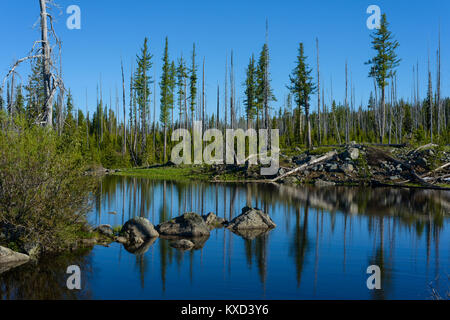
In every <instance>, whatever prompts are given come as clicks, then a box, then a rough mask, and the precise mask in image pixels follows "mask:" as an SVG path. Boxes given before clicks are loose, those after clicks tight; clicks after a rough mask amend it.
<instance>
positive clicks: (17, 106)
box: [0, 84, 25, 114]
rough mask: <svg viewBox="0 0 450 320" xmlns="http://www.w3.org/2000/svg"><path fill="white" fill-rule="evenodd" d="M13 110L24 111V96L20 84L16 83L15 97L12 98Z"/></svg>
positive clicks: (19, 112)
mask: <svg viewBox="0 0 450 320" xmlns="http://www.w3.org/2000/svg"><path fill="white" fill-rule="evenodd" d="M0 107H1V106H0ZM0 109H1V108H0ZM14 111H15V112H16V113H17V114H23V113H24V112H25V97H24V96H23V93H22V85H20V84H19V85H17V87H16V97H15V99H14Z"/></svg>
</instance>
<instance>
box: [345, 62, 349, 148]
mask: <svg viewBox="0 0 450 320" xmlns="http://www.w3.org/2000/svg"><path fill="white" fill-rule="evenodd" d="M347 91H348V72H347V61H345V118H346V119H345V120H346V121H345V143H348V142H349V137H348V134H349V132H348V131H349V130H348V128H349V123H348V122H349V119H348V100H347V96H348V94H347Z"/></svg>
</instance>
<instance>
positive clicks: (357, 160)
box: [211, 142, 450, 188]
mask: <svg viewBox="0 0 450 320" xmlns="http://www.w3.org/2000/svg"><path fill="white" fill-rule="evenodd" d="M211 174H212V176H214V180H215V181H224V180H235V181H247V182H248V181H250V182H277V183H284V184H290V185H295V184H315V185H327V186H328V185H366V186H367V185H373V186H378V185H391V186H397V185H401V186H422V187H429V188H446V187H449V186H450V148H449V147H439V146H437V145H433V144H429V145H425V146H422V147H419V148H416V149H413V148H409V147H406V146H393V147H391V146H389V145H387V146H372V145H363V144H357V143H354V142H353V143H350V144H348V145H345V146H337V147H320V148H316V149H312V150H307V151H303V152H302V151H300V150H297V152H294V154H293V155H287V154H284V153H281V154H280V169H279V170H278V173H277V175H275V176H269V177H268V176H261V175H260V166H249V165H248V163H246V164H245V165H240V166H238V165H234V166H232V165H228V166H220V165H217V166H213V168H212V172H211ZM224 177H225V179H224ZM230 177H231V178H230Z"/></svg>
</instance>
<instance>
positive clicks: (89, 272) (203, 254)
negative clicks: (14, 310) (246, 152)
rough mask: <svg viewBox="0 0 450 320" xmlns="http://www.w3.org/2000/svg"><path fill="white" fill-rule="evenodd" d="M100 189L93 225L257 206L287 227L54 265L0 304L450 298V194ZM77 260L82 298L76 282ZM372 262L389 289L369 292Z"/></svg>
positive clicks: (86, 254)
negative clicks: (72, 270)
mask: <svg viewBox="0 0 450 320" xmlns="http://www.w3.org/2000/svg"><path fill="white" fill-rule="evenodd" d="M100 193H101V195H99V196H98V197H97V201H96V203H95V206H94V209H93V211H92V212H91V214H90V215H89V219H90V222H91V223H92V224H93V225H98V224H110V225H112V226H116V225H122V224H123V223H124V222H126V221H127V220H128V219H129V218H131V217H133V216H144V217H147V218H148V219H149V220H150V221H152V222H153V223H154V224H158V223H159V222H161V221H166V220H168V219H170V218H171V217H175V216H178V215H180V214H181V213H183V212H188V211H194V212H197V213H203V214H207V213H208V212H215V213H217V214H218V215H219V216H222V217H225V218H226V219H231V218H232V217H234V216H236V215H238V214H239V213H240V211H241V209H242V207H244V206H245V205H248V204H251V205H252V206H254V207H258V208H261V209H263V210H264V211H266V212H268V213H269V214H270V215H271V217H272V218H273V220H274V221H275V223H276V224H277V228H276V229H274V230H272V231H270V232H268V233H265V234H262V235H259V236H257V235H250V234H249V235H247V239H245V238H243V237H241V236H238V235H235V234H233V233H231V232H230V231H229V230H226V229H217V230H214V231H212V232H211V235H210V237H209V239H207V240H206V239H203V241H200V242H199V243H197V247H198V248H197V249H196V250H194V251H187V252H182V251H177V250H176V249H173V248H171V247H169V244H168V241H167V240H161V239H157V240H156V241H154V242H153V243H148V244H146V245H145V246H144V247H143V248H140V249H139V251H138V252H134V253H131V252H129V251H127V250H126V249H125V248H124V247H123V246H122V245H120V244H117V243H113V244H111V246H110V247H103V246H96V247H95V248H94V249H92V250H83V251H80V252H77V253H76V254H70V255H66V256H63V257H58V258H47V259H44V261H42V262H41V263H40V264H38V265H31V264H27V265H24V266H21V267H19V268H16V269H13V270H10V271H8V272H6V273H4V274H2V275H0V297H1V298H3V299H15V298H19V299H36V298H37V299H42V298H45V299H429V298H430V297H431V294H430V286H429V284H430V282H432V286H433V287H434V288H436V289H437V290H438V291H439V292H440V293H441V295H443V296H445V294H446V292H447V291H448V286H449V279H448V275H449V274H450V268H449V266H450V246H449V244H450V229H449V228H450V225H449V219H448V216H449V214H450V192H439V191H424V190H411V191H409V190H401V189H369V188H367V189H366V188H336V187H328V188H312V187H303V188H292V187H286V186H275V185H262V184H258V185H244V184H198V183H195V184H194V183H179V182H170V181H166V182H165V181H152V180H148V179H139V178H123V177H106V178H104V180H103V182H102V186H101V192H100ZM113 213H115V214H113ZM254 236H256V237H254ZM252 237H254V238H253V239H252ZM73 264H75V265H79V266H80V268H81V270H82V290H81V291H69V290H68V289H66V286H65V284H66V279H67V276H68V275H66V274H65V271H66V268H67V266H69V265H73ZM373 264H375V265H378V266H380V268H381V270H382V277H381V285H382V290H376V291H371V290H368V289H367V286H366V280H367V277H368V276H369V275H367V274H366V269H367V267H368V266H369V265H373Z"/></svg>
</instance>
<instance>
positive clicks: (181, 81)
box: [176, 56, 188, 127]
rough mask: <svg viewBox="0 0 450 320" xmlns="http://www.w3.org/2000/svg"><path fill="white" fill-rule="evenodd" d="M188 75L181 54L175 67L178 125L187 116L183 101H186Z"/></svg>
mask: <svg viewBox="0 0 450 320" xmlns="http://www.w3.org/2000/svg"><path fill="white" fill-rule="evenodd" d="M187 77H188V74H187V68H186V63H185V62H184V60H183V56H181V58H180V59H179V60H178V67H177V83H176V85H177V87H178V92H177V93H178V111H179V115H180V119H179V121H180V123H179V125H180V127H181V123H182V122H183V121H182V119H186V116H187V114H186V113H187V110H186V109H185V107H186V106H185V102H186V79H187Z"/></svg>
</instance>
